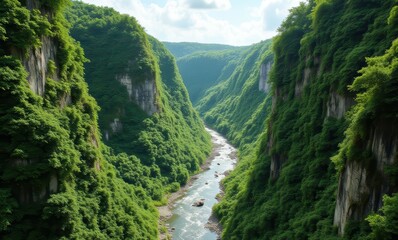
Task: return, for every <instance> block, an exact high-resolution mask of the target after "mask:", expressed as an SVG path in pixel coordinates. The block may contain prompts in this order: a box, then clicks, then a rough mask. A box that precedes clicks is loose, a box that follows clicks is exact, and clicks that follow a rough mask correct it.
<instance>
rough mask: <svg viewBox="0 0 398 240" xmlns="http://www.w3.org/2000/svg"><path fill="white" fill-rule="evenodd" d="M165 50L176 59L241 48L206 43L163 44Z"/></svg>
mask: <svg viewBox="0 0 398 240" xmlns="http://www.w3.org/2000/svg"><path fill="white" fill-rule="evenodd" d="M163 44H164V45H165V46H166V48H167V49H169V51H170V52H171V53H172V54H173V55H174V57H176V58H177V59H178V58H180V57H184V56H187V55H190V54H193V53H196V52H208V51H220V50H229V49H237V48H241V47H235V46H230V45H223V44H207V43H193V42H179V43H175V42H163Z"/></svg>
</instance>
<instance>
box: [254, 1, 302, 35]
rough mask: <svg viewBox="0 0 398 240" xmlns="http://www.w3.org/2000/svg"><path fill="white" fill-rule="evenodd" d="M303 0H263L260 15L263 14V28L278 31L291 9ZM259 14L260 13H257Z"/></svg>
mask: <svg viewBox="0 0 398 240" xmlns="http://www.w3.org/2000/svg"><path fill="white" fill-rule="evenodd" d="M302 1H303V0H263V1H262V2H261V6H260V8H259V9H258V10H257V11H259V12H260V13H259V15H261V16H262V22H263V29H264V30H265V31H276V29H277V28H278V27H279V25H280V24H281V23H282V21H283V20H284V19H285V18H286V17H287V15H289V9H291V8H292V7H294V6H298V5H299V4H300V2H302ZM257 14H258V13H257Z"/></svg>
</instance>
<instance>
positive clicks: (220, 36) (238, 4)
mask: <svg viewBox="0 0 398 240" xmlns="http://www.w3.org/2000/svg"><path fill="white" fill-rule="evenodd" d="M300 1H303V0H83V2H86V3H91V4H95V5H98V6H107V7H112V8H114V9H115V10H117V11H118V12H121V13H126V14H129V15H131V16H134V17H135V18H136V19H137V20H138V22H139V23H140V24H141V25H142V26H143V27H144V28H145V30H146V32H147V33H149V34H151V35H152V36H154V37H156V38H157V39H159V40H160V41H169V42H200V43H220V44H228V45H234V46H244V45H250V44H253V43H257V42H260V41H262V40H266V39H269V38H271V37H273V36H275V35H276V33H277V29H278V26H279V25H280V24H281V22H282V21H283V19H284V18H285V17H286V16H287V15H288V13H289V9H290V8H292V7H294V6H298V5H299V3H300Z"/></svg>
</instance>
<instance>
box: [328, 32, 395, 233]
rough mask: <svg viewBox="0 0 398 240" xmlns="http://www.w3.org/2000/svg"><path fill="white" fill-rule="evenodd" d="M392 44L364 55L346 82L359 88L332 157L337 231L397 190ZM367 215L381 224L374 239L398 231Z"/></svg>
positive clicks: (342, 231)
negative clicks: (373, 54) (355, 74)
mask: <svg viewBox="0 0 398 240" xmlns="http://www.w3.org/2000/svg"><path fill="white" fill-rule="evenodd" d="M397 44H398V42H397V40H395V41H394V42H393V44H392V47H391V48H390V49H389V50H388V51H387V52H386V54H385V55H384V56H381V57H374V58H370V59H368V60H367V62H368V66H367V67H365V68H363V69H362V70H361V71H360V73H361V76H359V77H357V78H356V79H355V81H354V83H353V84H352V86H351V89H352V90H355V91H359V92H360V94H358V95H357V99H356V100H357V102H358V104H357V105H356V106H355V107H354V109H353V111H352V112H351V114H350V116H349V120H350V126H349V128H348V129H347V131H346V136H345V140H344V141H343V143H342V144H341V145H340V152H339V154H338V155H336V156H335V157H334V158H333V160H334V161H335V162H336V164H337V165H338V166H339V167H340V168H341V174H340V182H339V189H338V194H337V202H336V208H335V215H334V223H335V225H336V226H337V227H338V229H339V233H340V234H344V232H345V226H346V225H347V223H349V222H350V221H351V222H352V221H361V220H363V218H364V217H365V216H367V215H369V214H370V213H374V212H377V211H378V210H379V209H380V208H381V207H382V206H383V196H384V195H386V194H387V195H391V194H393V193H396V192H397V191H398V188H397V187H398V186H397V181H396V180H397V178H396V177H397V173H396V166H397V164H398V161H397V160H398V153H397V148H398V130H397V128H396V126H397V123H398V119H397V116H396V113H397V111H398V108H397V106H398V105H397V97H396V96H397V93H398V88H397V86H398V81H397V80H398V79H397V76H398V75H397V71H398V64H397V59H398V49H397V46H398V45H397ZM397 207H398V206H394V208H395V212H397V211H398V209H397ZM385 214H386V213H385ZM386 215H387V216H388V214H386ZM388 217H390V220H393V218H392V219H391V217H392V216H388ZM369 220H370V222H371V225H372V224H373V227H374V226H375V225H376V226H378V228H381V227H384V228H385V229H382V232H376V234H375V236H374V237H375V238H376V239H381V238H383V239H393V238H394V237H397V236H398V231H396V230H395V229H394V228H388V227H386V226H383V224H384V225H387V224H386V223H382V221H380V220H377V221H378V222H376V221H374V220H373V221H372V220H371V218H370V219H369ZM393 221H396V220H393ZM379 230H380V229H379Z"/></svg>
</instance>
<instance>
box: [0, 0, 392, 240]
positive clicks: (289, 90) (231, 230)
mask: <svg viewBox="0 0 398 240" xmlns="http://www.w3.org/2000/svg"><path fill="white" fill-rule="evenodd" d="M205 124H206V126H208V127H210V128H212V129H214V130H216V131H217V132H219V133H220V134H222V135H223V136H224V137H225V138H226V139H228V141H229V142H230V143H231V144H232V145H233V146H235V147H236V148H237V149H238V163H237V165H236V166H235V169H234V170H233V171H232V172H230V173H229V174H228V176H227V177H225V178H224V179H223V180H222V189H223V194H222V195H218V196H217V198H219V197H220V196H221V197H220V198H221V199H220V201H219V202H218V203H217V204H216V205H214V206H213V208H212V211H213V213H214V214H215V217H216V218H217V219H218V220H219V222H220V224H221V226H222V233H221V235H220V238H222V239H236V240H237V239H239V240H241V239H247V240H252V239H267V240H268V239H272V240H285V239H297V240H301V239H302V240H306V239H312V240H315V239H322V240H323V239H330V240H332V239H336V240H337V239H347V240H348V239H350V240H351V239H358V240H373V239H374V240H379V239H382V240H384V239H385V240H393V239H397V238H398V227H397V226H398V225H397V223H398V193H397V192H398V153H397V150H398V128H397V126H398V1H397V0H384V1H381V0H362V1H359V0H350V1H344V0H307V1H304V2H302V3H300V5H298V6H297V7H294V8H292V9H290V11H289V15H288V16H287V17H286V18H285V19H284V21H283V22H282V24H281V25H280V26H279V28H278V30H277V35H276V36H275V37H273V38H272V39H264V40H263V41H261V42H258V43H255V44H252V45H250V46H240V47H237V46H230V45H224V44H201V43H194V42H179V43H176V42H170V41H168V42H161V41H159V40H158V39H156V38H155V37H153V36H151V35H149V34H148V33H147V32H146V30H145V29H144V28H143V27H142V26H141V25H140V24H139V22H138V21H137V19H135V18H134V17H133V16H129V15H127V14H121V13H119V12H117V11H116V10H114V9H112V8H109V7H99V6H95V5H90V4H86V3H83V2H81V1H69V0H56V1H48V0H29V1H21V0H0V128H1V131H0V239H10V240H14V239H17V240H18V239H32V240H33V239H159V238H160V236H163V235H166V238H167V239H170V238H171V237H170V236H167V232H168V230H167V229H166V227H165V226H164V223H163V222H162V221H160V220H159V210H158V209H157V207H159V206H164V205H167V204H168V203H169V202H168V201H169V200H168V198H169V197H170V194H171V193H173V192H176V191H178V190H179V189H180V188H181V187H182V186H184V185H185V184H187V183H188V182H189V180H190V177H191V176H192V175H194V174H196V173H198V172H200V170H201V166H202V165H203V164H204V162H205V161H206V159H207V158H208V157H209V155H210V154H211V152H212V142H211V138H210V135H209V133H207V132H206V130H205ZM213 155H214V153H213ZM206 184H207V183H206Z"/></svg>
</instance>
